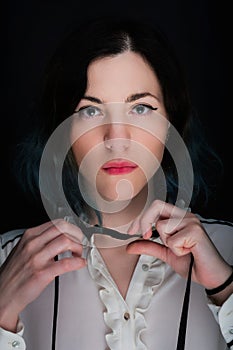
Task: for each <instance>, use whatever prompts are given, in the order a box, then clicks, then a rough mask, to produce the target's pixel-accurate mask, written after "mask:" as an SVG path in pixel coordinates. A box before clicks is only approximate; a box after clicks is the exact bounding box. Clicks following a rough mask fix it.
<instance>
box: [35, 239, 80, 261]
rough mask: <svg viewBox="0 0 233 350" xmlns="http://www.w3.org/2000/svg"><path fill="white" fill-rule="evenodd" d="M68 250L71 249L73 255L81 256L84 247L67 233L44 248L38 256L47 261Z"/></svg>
mask: <svg viewBox="0 0 233 350" xmlns="http://www.w3.org/2000/svg"><path fill="white" fill-rule="evenodd" d="M67 251H70V252H71V253H72V255H73V256H78V257H80V256H81V255H82V251H83V247H82V245H81V244H80V243H77V242H74V241H73V240H71V239H70V238H69V237H67V236H66V235H64V234H61V235H59V236H58V237H56V238H55V239H53V240H52V241H51V242H49V243H48V244H47V245H46V246H45V247H44V248H43V250H42V251H41V252H40V254H38V258H40V259H41V261H42V262H43V261H44V262H46V261H48V260H51V259H54V257H55V256H57V255H59V254H62V253H64V252H67Z"/></svg>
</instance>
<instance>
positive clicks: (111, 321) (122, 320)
mask: <svg viewBox="0 0 233 350" xmlns="http://www.w3.org/2000/svg"><path fill="white" fill-rule="evenodd" d="M88 269H89V272H90V275H91V277H92V278H93V280H94V281H95V282H96V284H97V285H98V288H99V296H100V299H101V301H102V302H103V304H104V306H105V312H104V322H105V324H106V325H107V327H108V328H109V329H110V331H109V333H108V334H106V336H105V338H106V342H107V344H108V346H109V349H111V350H122V349H137V350H146V349H147V347H146V345H145V344H144V342H143V340H142V333H143V331H144V330H145V329H146V327H147V324H146V320H145V317H144V313H145V311H146V310H147V309H148V308H149V306H150V303H151V299H152V296H153V294H154V293H155V291H156V289H157V288H159V286H160V284H161V283H162V282H163V280H164V275H165V269H166V264H165V263H164V262H162V261H161V260H159V259H155V258H154V257H151V256H145V255H141V256H140V258H139V260H138V263H137V266H136V268H135V270H134V274H133V276H132V279H131V282H130V285H129V288H128V292H127V295H126V298H125V299H124V298H123V297H122V295H121V294H120V292H119V290H118V288H117V286H116V284H115V282H114V280H113V279H112V277H111V275H110V273H109V272H108V270H107V268H106V265H105V263H104V261H103V259H102V257H101V255H100V253H99V251H98V250H97V249H96V248H95V247H94V248H92V249H91V250H90V252H89V254H88Z"/></svg>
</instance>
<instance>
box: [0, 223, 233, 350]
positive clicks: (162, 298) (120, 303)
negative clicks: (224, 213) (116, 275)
mask: <svg viewBox="0 0 233 350" xmlns="http://www.w3.org/2000/svg"><path fill="white" fill-rule="evenodd" d="M202 220H203V225H204V227H205V229H206V231H207V232H208V234H209V236H210V238H211V239H212V240H213V242H214V243H215V245H216V246H217V248H218V250H219V252H220V253H221V254H222V255H223V256H224V258H225V259H226V261H227V262H228V263H230V264H231V265H232V264H233V227H232V224H230V223H226V222H219V221H215V220H210V219H209V220H205V219H202ZM23 231H24V230H15V231H10V232H7V233H5V234H3V235H1V242H2V247H3V248H2V249H1V263H2V262H3V261H4V260H5V258H6V256H7V255H8V254H9V253H10V251H11V250H12V248H13V247H14V246H15V244H16V243H17V241H18V240H19V239H20V237H21V234H22V233H23ZM85 253H86V254H87V261H88V265H87V267H85V268H83V269H81V270H78V271H74V272H69V273H66V274H64V275H62V276H60V277H59V287H58V288H57V290H58V300H57V303H56V306H57V307H58V312H57V319H56V320H54V319H53V316H54V299H56V298H55V282H53V283H51V284H50V285H49V286H48V287H47V288H46V289H45V290H44V291H43V293H42V294H41V295H40V296H39V297H38V298H37V299H36V300H35V301H34V302H32V303H31V304H30V305H28V306H27V308H26V309H25V310H24V311H23V312H22V314H21V315H20V318H21V321H20V322H19V324H18V333H17V334H15V333H11V332H7V331H6V330H4V329H1V328H0V349H1V350H12V349H14V348H16V349H20V350H25V349H26V348H27V350H50V349H52V337H53V334H54V335H55V339H56V350H67V349H69V350H73V349H74V350H76V349H77V350H92V349H95V350H110V349H111V350H156V349H159V350H161V349H166V350H173V349H174V350H175V349H176V343H177V337H178V331H179V322H180V314H181V309H182V305H183V297H184V292H185V287H186V280H185V279H183V278H182V277H180V276H179V275H178V274H176V273H175V272H174V271H173V270H172V269H171V268H170V267H169V266H168V265H167V264H166V263H164V262H162V261H161V260H159V259H156V258H155V257H151V256H146V255H141V257H140V259H139V260H138V263H137V266H136V268H135V270H134V273H133V276H132V279H131V282H130V285H129V288H128V292H127V295H126V298H125V299H123V297H122V296H121V294H120V293H119V291H118V288H117V286H116V284H115V282H114V281H113V279H112V277H111V275H110V273H109V272H108V270H107V268H106V266H105V264H104V261H103V259H102V257H101V255H100V253H99V252H98V249H97V248H89V249H88V250H87V251H85ZM60 258H61V257H60ZM55 324H56V327H55V326H54V325H55ZM55 328H56V334H55ZM232 340H233V295H232V296H231V297H229V298H228V300H227V301H226V302H225V303H224V304H223V306H222V307H221V308H220V307H217V306H215V305H213V304H211V302H210V300H208V299H207V297H206V295H205V291H204V288H203V287H202V286H200V285H198V284H197V283H194V282H192V284H191V295H190V305H189V315H188V324H187V332H186V346H185V350H196V349H198V350H225V349H228V347H227V345H226V343H230V342H232ZM230 348H231V349H233V345H232V346H231V347H230Z"/></svg>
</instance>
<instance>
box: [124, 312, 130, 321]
mask: <svg viewBox="0 0 233 350" xmlns="http://www.w3.org/2000/svg"><path fill="white" fill-rule="evenodd" d="M124 319H125V320H126V321H128V320H129V319H130V314H129V313H128V312H125V313H124Z"/></svg>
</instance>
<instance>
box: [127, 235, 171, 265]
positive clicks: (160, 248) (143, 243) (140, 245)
mask: <svg viewBox="0 0 233 350" xmlns="http://www.w3.org/2000/svg"><path fill="white" fill-rule="evenodd" d="M126 251H127V253H129V254H144V255H151V256H154V257H156V258H158V259H160V260H163V261H164V262H168V248H167V247H165V246H164V245H162V244H159V243H157V242H151V241H147V240H140V241H134V242H132V243H130V244H129V245H128V246H127V248H126Z"/></svg>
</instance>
